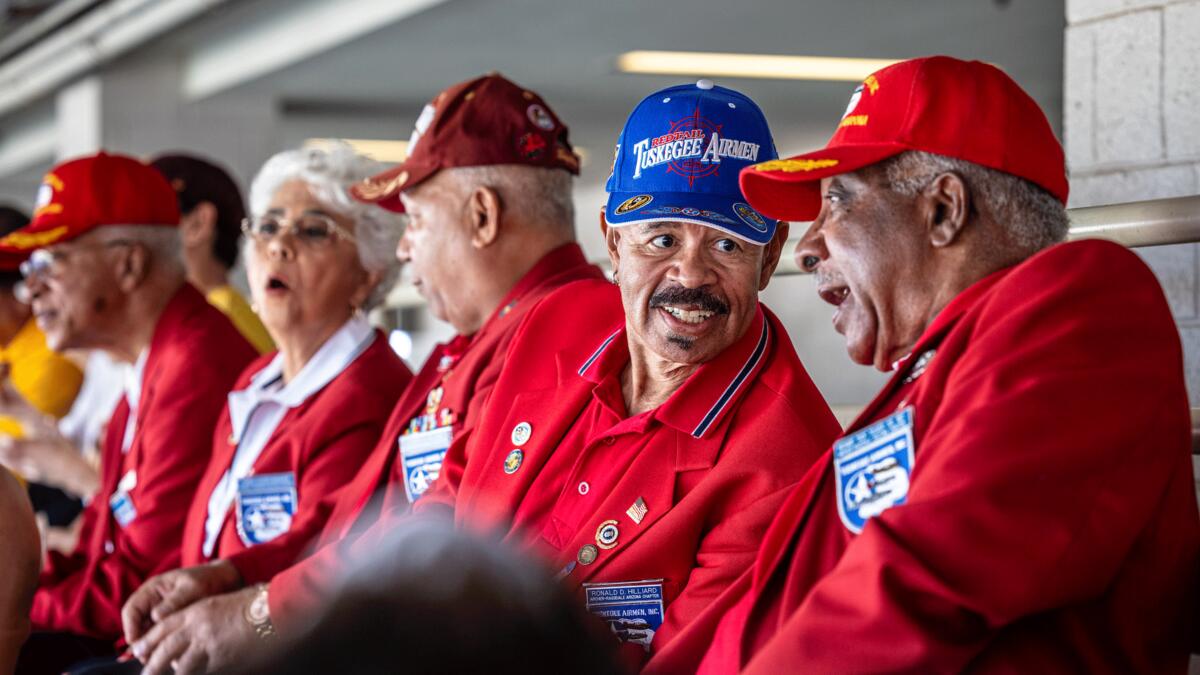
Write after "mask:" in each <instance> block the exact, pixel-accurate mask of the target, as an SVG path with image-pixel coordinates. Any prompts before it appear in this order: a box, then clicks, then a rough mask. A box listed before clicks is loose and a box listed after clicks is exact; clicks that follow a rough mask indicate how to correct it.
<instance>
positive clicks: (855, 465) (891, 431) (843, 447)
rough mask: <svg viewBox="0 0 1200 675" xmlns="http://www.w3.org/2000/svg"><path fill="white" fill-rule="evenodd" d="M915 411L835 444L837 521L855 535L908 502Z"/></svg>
mask: <svg viewBox="0 0 1200 675" xmlns="http://www.w3.org/2000/svg"><path fill="white" fill-rule="evenodd" d="M915 450H916V443H915V442H914V441H913V409H912V408H911V407H909V408H905V409H903V410H901V411H899V412H897V413H895V414H893V415H890V416H888V417H885V418H883V419H881V420H879V421H878V422H875V423H874V424H872V425H870V426H868V427H864V428H862V429H860V430H858V431H856V432H855V433H853V434H850V435H849V436H846V437H844V438H841V439H839V440H838V441H836V442H835V443H834V444H833V473H834V476H835V477H836V478H837V495H838V497H837V499H838V502H837V507H838V515H839V516H840V517H841V519H842V524H843V525H845V526H846V529H848V530H850V531H851V532H853V533H854V534H858V533H860V532H862V529H863V526H864V525H866V523H867V521H868V520H869V519H871V518H872V517H874V516H877V515H879V514H881V513H883V512H884V511H886V510H888V509H890V508H892V507H893V506H898V505H900V504H903V503H904V502H905V500H907V498H908V486H909V476H910V475H911V474H912V469H913V452H914V451H915Z"/></svg>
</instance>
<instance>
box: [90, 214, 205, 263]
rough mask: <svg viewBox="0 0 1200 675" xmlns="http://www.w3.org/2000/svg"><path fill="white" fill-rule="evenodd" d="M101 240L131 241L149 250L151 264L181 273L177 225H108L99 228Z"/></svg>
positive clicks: (181, 250) (181, 254) (181, 256)
mask: <svg viewBox="0 0 1200 675" xmlns="http://www.w3.org/2000/svg"><path fill="white" fill-rule="evenodd" d="M97 232H101V233H103V241H105V242H111V241H131V242H136V243H138V244H141V245H142V246H143V247H145V248H146V250H148V251H150V259H151V261H152V263H151V264H152V265H154V266H157V267H159V268H162V269H163V270H165V271H168V272H172V273H176V274H183V271H184V267H183V240H182V238H181V237H180V235H179V228H177V227H163V226H162V225H109V226H106V227H102V228H99V229H98V230H97Z"/></svg>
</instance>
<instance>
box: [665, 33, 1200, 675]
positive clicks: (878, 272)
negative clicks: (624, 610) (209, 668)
mask: <svg viewBox="0 0 1200 675" xmlns="http://www.w3.org/2000/svg"><path fill="white" fill-rule="evenodd" d="M742 185H743V187H744V189H745V190H746V195H747V198H748V199H749V202H750V203H751V204H752V205H755V206H756V207H758V208H759V209H761V210H762V211H763V212H764V213H766V214H768V215H773V216H777V217H781V218H789V219H794V220H813V219H814V218H815V220H814V221H813V223H812V225H811V226H810V227H809V229H808V232H807V233H806V234H805V236H804V238H803V239H802V241H801V243H800V245H799V246H798V248H797V250H796V257H797V260H798V262H799V263H800V264H801V265H802V266H803V267H804V268H805V269H807V270H808V271H810V272H813V273H815V274H816V277H817V287H818V293H819V294H820V295H821V297H822V298H823V299H825V300H826V301H828V302H829V303H831V304H832V305H834V306H836V307H837V311H836V312H835V314H834V318H833V323H834V327H835V328H836V329H837V330H838V331H839V332H840V333H842V334H843V335H844V336H845V338H846V343H847V346H848V348H849V352H850V355H851V356H852V357H853V358H854V360H855V361H857V362H859V363H863V364H874V365H875V366H876V367H877V368H879V369H881V370H890V371H894V373H895V375H894V376H893V378H892V380H891V381H890V382H889V383H888V384H887V385H886V386H885V387H884V389H883V390H882V391H881V392H880V393H879V395H878V396H877V397H876V398H875V400H874V401H872V402H871V403H870V404H869V405H868V406H867V407H866V409H865V410H864V411H863V413H862V415H861V416H860V417H859V419H858V420H857V421H856V422H855V423H854V424H853V425H851V427H850V428H849V429H848V430H847V434H846V435H845V436H843V437H842V438H841V439H840V440H838V441H836V442H835V443H834V444H833V446H832V448H831V449H830V450H829V452H828V453H826V456H825V457H824V459H823V460H822V461H821V462H819V463H818V464H817V465H816V466H815V467H814V468H813V470H812V471H811V472H810V473H809V475H808V476H806V477H805V479H804V480H803V481H802V482H801V484H800V485H799V486H798V487H797V489H796V490H795V491H794V492H793V493H792V495H791V496H790V497H789V498H788V500H787V502H786V503H785V504H784V506H783V508H782V509H781V510H780V512H779V515H778V517H777V518H776V519H775V522H774V523H773V524H772V526H771V529H770V531H769V532H768V533H767V535H766V537H765V539H764V542H763V546H762V548H761V549H760V550H759V553H758V558H757V560H756V562H755V564H754V566H753V568H752V569H751V570H750V571H749V572H747V573H746V575H745V576H744V577H743V579H742V580H741V581H739V583H738V584H737V585H735V587H734V588H733V590H731V591H730V592H729V593H727V594H726V596H725V597H724V598H722V600H721V601H720V602H718V603H716V604H714V606H713V607H712V608H710V611H709V612H708V613H707V614H706V615H705V616H704V617H701V618H700V619H699V620H698V621H697V622H696V624H694V626H693V630H692V631H691V633H690V634H689V635H685V636H681V638H680V640H678V641H677V642H676V643H675V644H674V645H672V648H671V649H670V650H669V651H668V652H664V653H662V654H659V659H658V660H657V661H656V662H655V663H652V664H651V668H650V670H652V671H654V672H671V673H675V672H693V671H695V670H696V669H697V662H698V661H700V659H701V657H703V661H702V662H701V663H700V664H699V671H700V672H702V673H733V672H739V671H744V672H748V673H781V672H814V673H826V672H844V673H850V672H959V671H972V672H1014V673H1018V672H1143V673H1149V672H1185V671H1186V670H1187V660H1188V651H1189V650H1188V640H1189V637H1190V636H1189V633H1190V632H1191V631H1192V630H1193V629H1194V627H1195V625H1196V624H1195V613H1196V610H1197V581H1198V579H1197V577H1198V572H1197V570H1198V569H1200V518H1198V516H1197V509H1196V497H1195V493H1194V484H1193V479H1192V467H1191V459H1190V457H1189V419H1188V403H1187V395H1186V392H1185V388H1184V380H1183V362H1182V357H1181V350H1180V344H1179V336H1178V333H1177V331H1176V328H1175V325H1174V323H1173V321H1172V318H1171V314H1170V311H1169V310H1168V307H1167V303H1166V300H1165V298H1164V297H1163V293H1162V291H1161V289H1160V288H1159V285H1158V283H1157V282H1156V280H1155V278H1154V275H1153V274H1152V273H1151V272H1150V270H1149V269H1148V268H1147V267H1146V266H1145V265H1144V264H1143V263H1142V262H1141V261H1140V260H1139V259H1138V257H1137V256H1135V255H1134V254H1132V253H1130V252H1129V251H1127V250H1125V249H1124V248H1121V247H1120V246H1117V245H1115V244H1112V243H1108V242H1100V241H1079V242H1073V243H1063V244H1060V243H1058V242H1060V241H1061V240H1062V239H1063V238H1064V236H1065V235H1066V233H1067V216H1066V212H1065V209H1064V203H1065V201H1066V198H1067V180H1066V176H1065V171H1064V164H1063V153H1062V150H1061V148H1060V147H1059V144H1058V142H1057V141H1056V140H1055V138H1054V135H1053V132H1052V131H1051V129H1050V125H1049V124H1048V123H1047V121H1046V118H1045V117H1044V115H1043V114H1042V113H1041V111H1040V110H1039V109H1038V107H1037V105H1036V104H1035V103H1034V102H1033V100H1032V99H1031V98H1030V97H1029V96H1028V95H1027V94H1025V93H1024V92H1023V91H1022V90H1021V89H1020V88H1019V87H1018V86H1017V84H1016V83H1014V82H1013V81H1012V80H1011V79H1010V78H1009V77H1008V76H1006V75H1005V74H1004V73H1002V72H1001V71H1000V70H998V69H997V68H995V67H994V66H991V65H988V64H984V63H980V62H964V61H959V60H957V59H951V58H946V57H932V58H925V59H917V60H912V61H906V62H902V63H899V64H896V65H893V66H890V67H888V68H885V69H884V70H881V71H879V72H877V73H875V74H874V75H872V76H870V77H868V78H867V79H866V81H864V82H863V84H862V85H861V86H860V87H859V88H858V89H857V90H856V91H855V93H854V96H853V98H852V99H851V103H850V107H849V109H848V110H847V113H846V116H845V117H844V118H843V119H842V122H841V124H840V125H839V127H838V131H837V133H836V134H834V136H833V139H832V140H831V141H830V142H829V144H828V146H827V147H826V148H824V149H823V150H818V151H816V152H813V153H809V154H807V155H801V156H798V157H793V158H791V159H785V160H780V161H777V162H769V163H766V164H760V165H758V166H756V167H752V168H750V169H747V170H746V171H745V172H743V174H742ZM714 626H716V630H715V636H714V630H713V627H714ZM706 650H707V653H706Z"/></svg>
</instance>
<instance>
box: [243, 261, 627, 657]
mask: <svg viewBox="0 0 1200 675" xmlns="http://www.w3.org/2000/svg"><path fill="white" fill-rule="evenodd" d="M602 278H603V274H602V273H601V271H600V270H599V268H597V267H596V266H594V265H590V264H588V262H587V260H586V259H585V258H584V257H583V251H582V250H581V249H580V248H579V246H578V245H576V244H567V245H564V246H562V247H560V248H558V249H555V250H554V251H551V252H550V253H548V254H546V256H545V257H543V258H542V259H541V260H540V261H539V262H538V263H537V264H536V265H534V266H533V268H531V269H530V270H529V271H528V272H527V273H526V274H525V276H524V277H522V279H521V280H520V281H519V282H518V283H517V284H516V285H515V286H514V287H513V289H512V290H511V291H510V293H509V295H508V296H507V297H506V298H505V300H504V301H503V302H501V304H500V306H499V307H498V308H497V309H496V311H495V312H494V313H493V314H492V316H491V317H490V318H489V319H488V320H487V321H486V322H485V323H484V325H483V327H482V328H480V330H479V332H477V333H475V334H474V335H473V336H470V337H469V338H467V337H459V338H456V339H455V340H454V341H452V342H451V343H449V344H446V345H441V346H439V347H438V348H437V349H436V350H434V352H433V354H432V355H430V357H429V358H428V359H427V360H426V361H425V365H424V366H422V367H421V371H420V373H418V374H417V376H416V377H415V378H414V379H413V381H412V384H410V385H409V387H408V388H407V389H405V391H404V394H403V395H402V396H401V397H400V401H399V402H398V403H397V404H396V407H395V408H394V409H393V412H392V416H391V418H390V419H389V420H388V423H387V426H386V427H385V429H384V432H383V436H382V437H381V438H380V440H379V444H378V445H377V446H376V447H375V449H374V450H373V451H372V453H371V456H370V457H369V458H368V459H367V461H366V463H365V464H364V465H363V467H362V470H361V471H359V472H358V475H357V476H356V477H355V479H354V481H353V482H351V483H350V484H349V485H347V486H346V487H345V488H343V489H342V490H340V491H339V493H338V495H337V501H336V504H335V506H334V507H333V514H332V516H331V517H330V518H329V521H328V524H327V526H326V527H325V529H324V531H323V532H322V534H321V536H320V538H319V542H320V543H319V547H318V549H317V550H316V552H315V553H314V554H313V555H311V556H309V557H307V558H305V559H304V560H301V561H299V562H297V563H296V564H294V565H292V566H291V567H289V568H288V569H286V570H284V571H283V572H281V573H279V574H277V575H276V576H275V577H274V578H273V579H272V580H271V589H270V593H269V594H268V599H269V602H270V605H271V620H272V622H273V623H274V624H275V627H276V629H277V630H279V631H280V632H282V633H285V634H287V633H294V632H296V631H299V630H300V629H301V627H302V626H304V625H306V624H307V621H309V620H311V618H312V615H313V608H314V607H315V606H317V605H318V604H319V603H320V602H321V600H322V599H323V598H324V592H325V591H326V589H328V588H329V586H330V582H331V579H332V578H333V577H334V576H336V575H337V574H338V572H340V571H341V570H343V569H346V568H347V566H349V565H350V564H351V560H352V559H353V558H351V557H350V556H351V555H352V553H351V552H350V545H351V543H352V542H353V541H356V540H357V538H358V537H359V536H360V535H361V534H362V533H363V532H364V531H366V530H367V529H368V528H370V529H374V530H377V531H378V532H386V531H388V530H389V529H390V528H391V525H392V524H393V523H394V522H395V519H397V518H401V517H403V516H404V515H405V514H406V513H407V511H408V508H407V507H408V502H407V498H406V496H405V491H404V486H403V484H401V483H400V482H399V481H398V480H397V473H398V472H399V467H397V466H396V456H397V454H398V450H399V446H398V440H399V436H400V434H401V432H402V431H403V430H404V429H405V428H406V427H407V426H408V424H409V422H410V420H412V419H413V418H414V417H416V416H417V415H419V414H420V413H421V412H422V410H423V408H424V407H425V405H426V402H427V397H428V395H429V392H430V391H431V390H432V389H433V388H435V387H438V386H441V387H442V389H443V395H442V401H441V409H446V410H449V411H451V412H452V413H453V414H454V419H455V422H454V425H453V426H454V429H453V435H454V438H455V443H454V444H453V445H452V446H451V448H450V451H449V453H448V454H447V455H446V458H445V459H444V461H443V464H442V470H441V474H440V476H439V477H438V479H437V481H436V482H435V483H434V485H433V486H431V487H430V489H429V491H428V492H426V493H425V494H424V496H422V497H421V499H420V501H418V502H417V504H419V505H423V504H425V503H426V502H428V503H429V504H430V505H431V506H432V507H435V508H436V505H438V504H444V503H446V501H447V500H450V501H452V500H453V494H454V493H455V492H456V488H457V483H458V480H459V477H460V476H461V475H462V472H463V467H464V466H465V464H466V455H465V454H464V452H463V450H462V449H461V448H460V447H459V445H460V443H459V440H461V439H465V438H468V437H470V435H471V434H472V432H473V430H474V428H475V425H476V424H477V421H478V418H479V415H480V412H481V410H482V401H484V400H486V398H487V396H488V394H489V393H490V391H491V389H492V387H493V385H494V384H495V382H496V378H497V376H498V375H499V372H500V369H501V367H502V366H503V364H504V360H505V357H506V355H507V353H508V348H509V343H510V341H511V340H512V337H513V334H514V333H515V332H516V329H517V327H518V326H519V325H520V323H521V319H522V318H524V317H525V316H526V314H527V313H528V312H529V311H530V310H531V309H532V308H534V307H536V306H537V305H538V303H539V302H541V301H542V299H543V298H545V296H546V295H547V294H548V293H550V292H551V291H554V290H555V289H559V288H562V287H564V286H566V285H568V284H571V283H572V282H577V281H579V280H581V279H592V280H595V279H602ZM443 357H448V358H447V359H446V360H443ZM447 364H452V365H450V366H449V368H441V367H440V366H443V365H447ZM373 496H374V497H375V499H372V497H373ZM381 504H382V505H383V507H382V508H381ZM381 514H382V515H381ZM273 543H274V542H268V543H267V544H264V545H262V546H258V547H256V548H265V547H268V546H270V545H271V544H273ZM231 562H233V563H234V564H235V565H236V566H238V567H239V570H240V569H241V565H240V561H239V560H238V559H237V558H236V557H235V558H234V559H233V560H231ZM242 571H243V574H245V571H244V570H242Z"/></svg>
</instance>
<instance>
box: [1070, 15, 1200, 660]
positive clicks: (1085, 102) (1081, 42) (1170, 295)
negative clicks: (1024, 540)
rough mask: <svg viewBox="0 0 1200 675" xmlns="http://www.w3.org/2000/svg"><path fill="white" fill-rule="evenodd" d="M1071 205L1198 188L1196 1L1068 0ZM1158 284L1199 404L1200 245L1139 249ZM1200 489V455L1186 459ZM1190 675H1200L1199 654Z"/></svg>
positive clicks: (1199, 44)
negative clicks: (1172, 316)
mask: <svg viewBox="0 0 1200 675" xmlns="http://www.w3.org/2000/svg"><path fill="white" fill-rule="evenodd" d="M1066 7H1067V34H1066V47H1065V49H1066V58H1065V66H1064V68H1065V71H1066V72H1065V80H1064V91H1063V118H1064V119H1063V136H1064V142H1065V144H1066V150H1067V166H1068V168H1069V169H1070V172H1071V204H1070V205H1071V206H1096V205H1099V204H1115V203H1120V202H1128V201H1138V200H1143V199H1156V198H1162V197H1181V196H1185V195H1194V194H1200V0H1179V1H1174V2H1168V1H1164V0H1157V1H1154V0H1067V5H1066ZM1138 253H1139V254H1141V256H1142V257H1143V258H1144V259H1145V260H1146V262H1148V263H1149V264H1150V266H1151V267H1152V268H1153V269H1154V271H1155V273H1157V274H1158V278H1159V280H1160V281H1161V282H1162V285H1163V289H1164V290H1165V291H1166V293H1167V299H1168V300H1169V301H1170V303H1171V310H1172V311H1173V312H1174V314H1175V319H1176V321H1177V322H1178V324H1179V333H1180V336H1181V337H1182V339H1183V350H1184V360H1185V368H1186V371H1187V383H1188V394H1189V396H1190V397H1191V400H1192V406H1193V407H1200V244H1180V245H1176V246H1156V247H1152V248H1142V249H1138ZM1193 466H1194V469H1195V475H1196V492H1197V494H1198V495H1200V461H1197V459H1196V458H1195V457H1193ZM1191 672H1192V673H1193V674H1198V675H1200V659H1193V661H1192V668H1191Z"/></svg>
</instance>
